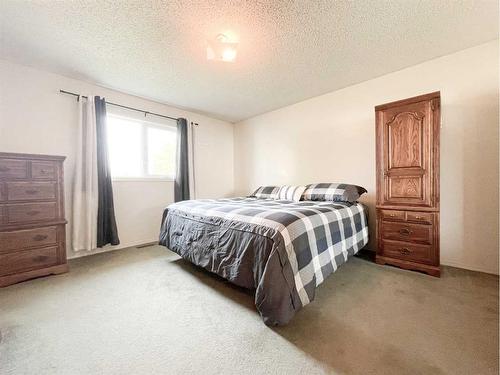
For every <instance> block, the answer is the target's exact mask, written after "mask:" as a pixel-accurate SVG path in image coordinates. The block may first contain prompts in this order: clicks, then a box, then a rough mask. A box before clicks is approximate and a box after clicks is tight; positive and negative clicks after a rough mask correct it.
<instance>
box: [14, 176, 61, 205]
mask: <svg viewBox="0 0 500 375" xmlns="http://www.w3.org/2000/svg"><path fill="white" fill-rule="evenodd" d="M6 190H7V200H10V201H13V200H26V201H30V200H37V199H55V198H56V190H57V183H55V182H31V181H26V182H25V181H22V182H21V181H19V182H7V183H6Z"/></svg>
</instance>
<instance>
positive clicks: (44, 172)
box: [31, 161, 56, 180]
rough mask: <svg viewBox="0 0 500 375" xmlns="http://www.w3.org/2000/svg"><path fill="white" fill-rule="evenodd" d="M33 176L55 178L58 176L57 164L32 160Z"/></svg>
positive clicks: (45, 178)
mask: <svg viewBox="0 0 500 375" xmlns="http://www.w3.org/2000/svg"><path fill="white" fill-rule="evenodd" d="M31 177H32V178H33V179H37V180H54V179H55V178H56V164H55V163H54V162H50V161H33V162H31Z"/></svg>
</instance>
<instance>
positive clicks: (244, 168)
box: [234, 41, 499, 273]
mask: <svg viewBox="0 0 500 375" xmlns="http://www.w3.org/2000/svg"><path fill="white" fill-rule="evenodd" d="M498 63H499V60H498V41H493V42H490V43H487V44H483V45H480V46H477V47H474V48H470V49H467V50H464V51H461V52H458V53H455V54H452V55H448V56H444V57H441V58H438V59H435V60H432V61H428V62H426V63H423V64H419V65H416V66H413V67H410V68H407V69H404V70H401V71H398V72H395V73H391V74H388V75H385V76H382V77H379V78H376V79H373V80H370V81H366V82H363V83H360V84H357V85H354V86H350V87H347V88H344V89H341V90H338V91H335V92H332V93H329V94H326V95H322V96H319V97H315V98H313V99H309V100H306V101H303V102H300V103H297V104H294V105H291V106H288V107H285V108H281V109H279V110H276V111H273V112H269V113H266V114H263V115H260V116H257V117H254V118H251V119H249V120H246V121H243V122H241V123H238V124H236V125H235V148H234V150H235V181H236V192H237V193H238V194H248V193H249V192H250V191H252V190H253V189H255V188H256V187H257V186H259V185H264V184H268V185H270V184H306V183H312V182H349V183H354V184H358V185H361V186H364V187H366V188H367V189H368V191H369V193H368V195H366V196H365V197H364V198H363V199H362V200H363V201H364V202H366V203H367V204H368V205H369V206H370V226H371V228H372V231H371V236H372V238H373V229H374V228H375V221H374V218H375V210H374V203H375V114H374V107H375V105H377V104H382V103H386V102H391V101H394V100H398V99H404V98H408V97H411V96H415V95H419V94H425V93H428V92H432V91H441V101H442V129H441V261H442V263H443V264H448V265H454V266H457V267H463V268H469V269H473V270H481V271H485V272H491V273H498V250H499V249H498V245H499V244H498V228H499V223H498V172H499V166H498V146H499V145H498V125H499V117H498V107H499V96H498V85H499V76H498V67H499V64H498ZM291 79H293V77H291ZM370 245H371V248H372V249H373V248H374V247H373V243H371V244H370Z"/></svg>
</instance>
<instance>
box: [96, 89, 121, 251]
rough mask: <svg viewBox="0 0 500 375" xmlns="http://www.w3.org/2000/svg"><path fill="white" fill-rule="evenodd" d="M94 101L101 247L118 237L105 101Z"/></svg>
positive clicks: (113, 242)
mask: <svg viewBox="0 0 500 375" xmlns="http://www.w3.org/2000/svg"><path fill="white" fill-rule="evenodd" d="M94 103H95V113H96V138H97V191H98V206H97V247H103V246H105V245H107V244H111V245H118V244H119V243H120V239H119V238H118V229H117V228H116V220H115V206H114V203H113V186H112V185H111V173H110V169H109V161H108V142H107V132H106V101H105V100H104V98H102V99H101V98H100V97H99V96H96V97H95V98H94Z"/></svg>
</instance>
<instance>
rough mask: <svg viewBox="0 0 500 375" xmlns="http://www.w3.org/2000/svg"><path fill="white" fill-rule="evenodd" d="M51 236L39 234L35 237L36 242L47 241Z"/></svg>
mask: <svg viewBox="0 0 500 375" xmlns="http://www.w3.org/2000/svg"><path fill="white" fill-rule="evenodd" d="M48 237H49V236H47V235H46V234H37V235H36V236H34V237H33V240H34V241H43V240H46V239H47V238H48Z"/></svg>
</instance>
